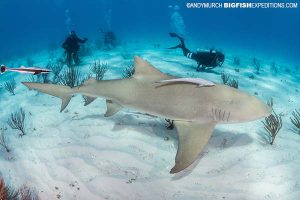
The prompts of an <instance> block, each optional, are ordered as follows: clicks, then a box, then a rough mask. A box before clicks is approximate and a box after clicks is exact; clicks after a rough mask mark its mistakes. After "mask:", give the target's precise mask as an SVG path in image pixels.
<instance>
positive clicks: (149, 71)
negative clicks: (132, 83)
mask: <svg viewBox="0 0 300 200" xmlns="http://www.w3.org/2000/svg"><path fill="white" fill-rule="evenodd" d="M133 77H134V78H144V77H155V78H160V79H163V78H170V76H168V75H166V74H164V73H162V72H161V71H159V70H158V69H156V68H155V67H154V66H153V65H151V64H150V63H149V62H147V61H146V60H144V59H142V58H140V57H138V56H135V57H134V74H133Z"/></svg>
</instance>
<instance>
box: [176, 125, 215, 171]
mask: <svg viewBox="0 0 300 200" xmlns="http://www.w3.org/2000/svg"><path fill="white" fill-rule="evenodd" d="M175 126H176V129H177V133H178V138H179V141H178V150H177V154H176V159H175V166H174V167H173V168H172V169H171V171H170V173H171V174H173V173H177V172H180V171H182V170H184V169H185V168H187V167H188V166H190V165H191V164H192V163H193V162H194V161H195V160H196V159H197V157H198V155H199V154H200V153H201V151H202V150H203V148H204V147H205V145H206V144H207V142H208V140H209V138H210V136H211V135H212V132H213V129H214V127H215V124H214V123H209V124H198V123H194V122H183V121H175Z"/></svg>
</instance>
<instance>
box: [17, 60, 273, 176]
mask: <svg viewBox="0 0 300 200" xmlns="http://www.w3.org/2000/svg"><path fill="white" fill-rule="evenodd" d="M134 68H135V72H134V74H133V76H131V77H129V78H127V79H115V80H95V79H93V78H90V79H88V80H87V81H85V82H84V83H82V84H81V85H79V86H77V87H73V88H70V87H68V86H65V85H56V84H46V83H33V82H23V84H24V85H25V86H27V87H28V88H29V89H34V90H37V91H39V92H42V93H46V94H49V95H52V96H55V97H58V98H60V99H61V100H62V104H61V109H60V111H61V112H62V111H63V110H64V109H65V108H66V107H67V105H68V103H69V102H70V100H71V98H72V96H74V95H75V94H82V95H85V96H86V99H87V101H86V104H85V105H88V104H90V103H91V102H93V101H94V100H95V99H96V98H98V97H101V98H104V99H106V105H107V111H106V113H105V114H104V117H110V116H112V115H114V114H116V113H117V112H119V111H120V110H121V109H122V108H124V107H126V108H131V109H135V110H139V111H142V112H144V113H147V114H150V115H154V116H158V117H162V118H168V119H171V120H173V121H174V124H175V127H176V130H177V133H178V149H177V154H176V158H175V165H174V167H173V168H172V169H171V171H170V173H171V174H174V173H178V172H180V171H182V170H184V169H186V168H187V167H189V166H190V165H191V164H192V163H194V162H195V160H197V158H198V157H199V155H200V154H201V152H202V150H203V149H204V147H205V146H206V144H207V143H208V141H209V139H210V137H211V135H212V133H213V130H214V128H215V126H216V125H217V124H232V123H242V122H248V121H254V120H258V119H260V118H263V117H267V116H269V115H270V114H271V111H272V109H271V108H270V107H269V106H268V105H267V104H265V103H264V102H263V101H261V100H259V99H258V98H256V97H254V96H252V95H249V94H248V93H246V92H243V91H241V90H239V89H235V88H232V87H229V86H227V85H223V84H217V83H214V82H212V81H209V80H205V79H201V78H180V77H175V76H171V75H167V74H165V73H162V72H161V71H160V70H158V69H157V68H155V67H154V66H153V65H151V64H150V63H149V62H148V61H146V60H144V59H142V58H140V57H138V56H135V57H134Z"/></svg>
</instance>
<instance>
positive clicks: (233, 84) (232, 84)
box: [227, 79, 239, 89]
mask: <svg viewBox="0 0 300 200" xmlns="http://www.w3.org/2000/svg"><path fill="white" fill-rule="evenodd" d="M227 85H228V86H230V87H233V88H236V89H238V88H239V81H238V80H235V79H232V80H230V81H228V83H227Z"/></svg>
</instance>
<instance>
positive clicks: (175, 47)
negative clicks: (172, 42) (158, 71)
mask: <svg viewBox="0 0 300 200" xmlns="http://www.w3.org/2000/svg"><path fill="white" fill-rule="evenodd" d="M177 48H182V45H181V44H179V45H176V46H174V47H169V48H168V49H177Z"/></svg>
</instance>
